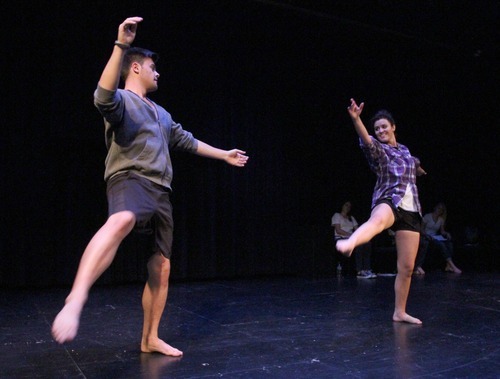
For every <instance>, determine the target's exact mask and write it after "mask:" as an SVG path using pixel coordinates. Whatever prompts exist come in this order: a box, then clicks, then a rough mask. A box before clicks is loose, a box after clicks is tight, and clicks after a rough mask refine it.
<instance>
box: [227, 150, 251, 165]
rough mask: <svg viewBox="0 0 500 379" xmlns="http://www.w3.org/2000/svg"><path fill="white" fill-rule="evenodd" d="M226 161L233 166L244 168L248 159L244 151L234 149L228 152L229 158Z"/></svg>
mask: <svg viewBox="0 0 500 379" xmlns="http://www.w3.org/2000/svg"><path fill="white" fill-rule="evenodd" d="M224 160H225V161H226V162H227V163H228V164H230V165H232V166H237V167H243V166H245V164H246V163H247V161H248V157H247V156H246V155H245V152H244V151H242V150H238V149H233V150H229V151H228V152H227V156H226V157H225V158H224Z"/></svg>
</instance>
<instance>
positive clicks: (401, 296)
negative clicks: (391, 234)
mask: <svg viewBox="0 0 500 379" xmlns="http://www.w3.org/2000/svg"><path fill="white" fill-rule="evenodd" d="M418 244H419V233H417V232H412V231H409V230H398V231H397V232H396V248H397V251H398V273H397V275H396V281H395V282H394V292H395V295H396V299H395V306H394V315H393V316H392V319H393V321H398V322H408V323H410V324H421V323H422V321H420V320H419V319H418V318H415V317H412V316H410V315H409V314H408V313H406V302H407V300H408V294H409V292H410V284H411V276H412V273H413V266H414V265H415V258H416V256H417V251H418Z"/></svg>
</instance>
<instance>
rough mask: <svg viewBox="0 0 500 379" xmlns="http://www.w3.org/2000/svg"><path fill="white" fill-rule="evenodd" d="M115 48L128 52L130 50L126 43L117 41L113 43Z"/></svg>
mask: <svg viewBox="0 0 500 379" xmlns="http://www.w3.org/2000/svg"><path fill="white" fill-rule="evenodd" d="M115 46H118V47H119V48H120V49H122V50H128V49H130V45H129V44H128V43H122V42H120V41H118V40H116V41H115Z"/></svg>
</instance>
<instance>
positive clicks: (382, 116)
mask: <svg viewBox="0 0 500 379" xmlns="http://www.w3.org/2000/svg"><path fill="white" fill-rule="evenodd" d="M381 119H386V120H387V121H389V124H391V125H394V124H396V122H395V121H394V117H392V114H390V113H389V112H388V111H386V110H385V109H381V110H379V111H378V112H377V113H375V115H374V116H373V117H372V118H371V120H370V122H371V124H372V127H374V126H375V122H377V121H378V120H381Z"/></svg>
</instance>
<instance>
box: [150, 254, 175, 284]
mask: <svg viewBox="0 0 500 379" xmlns="http://www.w3.org/2000/svg"><path fill="white" fill-rule="evenodd" d="M148 271H149V274H150V275H154V274H158V275H159V279H160V281H161V284H162V285H165V284H167V283H168V278H169V276H170V259H168V258H165V256H164V255H163V254H161V253H160V252H157V253H155V254H153V256H152V257H151V258H150V260H149V262H148Z"/></svg>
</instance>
